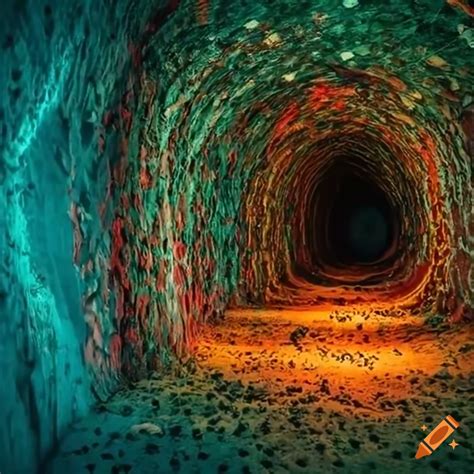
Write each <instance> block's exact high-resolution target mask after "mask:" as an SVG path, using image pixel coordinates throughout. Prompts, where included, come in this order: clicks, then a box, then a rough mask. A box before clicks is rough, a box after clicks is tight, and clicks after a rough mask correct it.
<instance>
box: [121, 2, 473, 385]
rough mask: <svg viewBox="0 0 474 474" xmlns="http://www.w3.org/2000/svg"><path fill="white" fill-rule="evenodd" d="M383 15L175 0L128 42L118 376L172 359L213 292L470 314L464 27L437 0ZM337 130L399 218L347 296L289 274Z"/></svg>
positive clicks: (326, 5) (236, 300) (328, 281)
mask: <svg viewBox="0 0 474 474" xmlns="http://www.w3.org/2000/svg"><path fill="white" fill-rule="evenodd" d="M384 8H385V7H384ZM387 8H389V10H388V11H386V12H380V11H377V6H376V5H375V4H369V5H367V7H366V8H360V9H354V10H348V9H344V8H343V6H342V5H341V2H336V1H328V2H322V3H321V2H319V3H318V2H302V3H301V5H300V4H299V6H298V9H292V7H291V5H290V4H289V2H287V3H286V4H285V2H265V1H262V2H258V3H255V2H253V3H252V4H250V3H248V2H244V1H242V2H233V3H228V2H218V1H213V2H191V1H186V2H181V4H180V8H179V9H178V10H177V11H176V13H175V14H174V15H173V17H172V18H171V19H170V21H169V22H167V23H166V24H165V25H164V26H163V28H161V29H160V30H159V31H158V32H157V34H156V35H154V36H153V37H151V38H150V41H149V42H147V44H146V45H144V47H143V48H142V49H141V50H140V56H139V58H138V60H139V64H140V66H141V67H140V70H141V75H140V86H139V92H137V94H138V97H139V99H138V102H139V103H140V108H139V109H138V111H137V114H136V117H135V121H134V126H133V127H132V128H131V131H130V139H129V140H128V143H129V145H130V146H129V154H128V156H129V161H128V164H127V165H126V170H127V171H126V174H127V178H126V179H125V180H124V186H123V188H121V189H120V190H119V196H118V198H117V199H118V200H119V202H120V203H121V204H120V206H119V208H118V212H117V215H116V219H115V221H114V245H113V247H114V263H113V265H114V269H115V270H114V271H115V274H116V276H117V277H116V283H117V286H116V291H117V298H118V301H119V303H118V307H117V310H118V318H119V320H120V328H121V329H120V334H121V342H122V344H123V350H122V357H123V361H122V362H123V365H124V367H125V371H126V372H127V373H132V374H133V376H134V377H139V376H140V375H143V374H144V373H146V371H147V370H149V369H153V368H156V363H157V359H156V357H155V355H156V353H157V352H158V353H161V356H162V359H163V358H164V359H166V358H168V357H169V356H170V354H173V353H176V352H177V353H179V354H184V353H185V352H186V348H187V347H188V346H189V344H192V341H193V338H194V337H195V335H196V330H197V328H198V326H199V323H201V322H203V321H206V320H208V318H209V317H212V316H218V315H220V314H222V310H223V309H224V308H225V306H226V304H227V303H228V302H230V303H231V304H234V305H235V304H236V305H248V304H254V305H262V304H277V305H285V304H301V305H312V304H318V303H324V302H331V303H334V302H336V303H337V302H342V303H344V302H348V301H352V302H358V303H364V302H370V301H372V302H376V301H383V302H389V303H390V302H391V303H393V306H394V307H396V306H397V305H398V306H403V307H404V308H407V309H410V308H411V309H418V311H419V312H433V313H437V312H439V313H441V314H443V315H444V316H445V317H447V318H450V317H452V318H453V319H461V318H462V317H464V316H466V315H470V314H472V312H471V307H472V301H473V287H472V213H471V209H472V201H471V199H470V195H469V194H466V193H465V192H464V190H465V189H471V180H472V169H471V157H470V155H469V153H470V151H469V150H470V148H469V147H470V145H469V142H470V140H472V130H471V129H469V130H468V131H467V132H466V127H464V126H463V121H464V120H465V118H464V117H466V116H467V115H466V114H469V107H471V108H472V105H471V103H472V98H471V99H469V97H471V96H470V91H472V86H473V76H472V67H471V66H472V65H471V63H470V62H469V61H466V55H465V54H468V53H469V51H468V50H469V45H468V44H467V43H466V41H464V39H463V38H462V37H460V36H459V34H458V31H457V25H458V24H459V22H461V21H465V19H464V17H463V13H462V12H457V11H454V10H452V9H450V8H449V7H446V8H443V3H442V2H434V3H429V2H425V3H423V2H422V3H419V4H416V5H415V4H413V3H412V2H406V4H405V5H404V8H401V7H400V4H399V3H397V4H396V5H395V3H393V4H391V5H390V7H387ZM374 18H376V20H374ZM394 18H396V19H397V21H396V23H397V25H399V26H397V28H393V24H394V23H393V22H394ZM425 18H428V19H429V20H430V23H429V25H430V26H429V25H428V24H427V21H428V20H425ZM435 31H436V35H435V34H433V33H434V32H435ZM302 43H304V48H302V47H299V46H300V45H301V44H302ZM388 44H390V45H396V46H395V47H394V48H393V49H391V50H390V51H388V50H387V46H386V45H388ZM438 51H443V57H445V58H448V57H449V58H450V59H449V62H448V61H446V60H445V59H443V57H441V56H438V55H437V54H436V52H438ZM348 52H349V53H350V54H347V53H348ZM440 54H441V53H440ZM157 65H160V67H157ZM463 127H464V128H463ZM351 134H352V135H353V136H356V135H359V136H360V137H359V141H357V140H355V141H353V143H352V145H353V146H354V147H356V148H357V147H362V148H363V147H364V146H366V145H367V143H368V144H369V145H372V147H373V150H374V151H373V153H372V155H371V156H372V158H373V159H377V156H378V155H380V169H377V166H375V165H374V164H373V163H370V162H369V163H368V164H367V166H368V169H371V170H372V171H371V172H372V174H373V175H378V174H386V176H387V179H388V181H389V184H388V185H387V186H388V187H389V188H390V189H391V190H392V191H391V192H392V193H393V194H396V195H397V196H398V197H397V199H398V200H399V201H400V202H402V204H401V205H402V207H403V214H404V216H403V222H402V227H403V229H404V234H403V236H402V238H401V239H400V241H401V242H402V241H403V242H404V244H403V248H402V246H400V249H398V250H399V254H400V257H399V258H397V259H396V260H395V262H394V264H393V266H392V267H390V268H385V269H384V270H383V271H380V272H379V274H378V282H379V284H375V285H371V286H369V287H367V288H366V289H365V290H363V291H360V288H358V289H357V291H354V290H352V289H351V288H349V289H348V290H347V291H345V289H344V288H342V289H341V288H340V286H341V285H342V286H346V287H347V286H350V284H351V282H350V281H348V280H347V278H346V279H345V280H344V278H343V277H344V276H345V275H344V274H343V272H341V271H339V274H338V275H336V274H335V273H334V272H333V273H331V269H329V270H328V269H324V271H325V272H326V273H325V274H324V275H323V278H321V279H320V281H319V283H318V282H316V283H314V282H308V281H306V280H305V279H301V278H299V276H298V275H296V274H295V272H294V268H293V266H294V265H293V264H294V261H295V259H297V258H299V257H298V252H299V249H298V248H295V247H298V245H297V243H298V239H300V237H298V235H299V234H301V233H302V232H301V229H300V230H299V231H298V230H297V226H298V219H297V218H295V215H297V213H296V211H298V209H297V207H298V204H301V202H303V201H301V200H300V201H298V199H299V198H298V197H297V196H298V192H300V191H301V186H299V185H300V184H301V183H302V182H303V181H304V176H305V175H307V174H308V172H307V167H306V164H307V163H308V162H309V161H310V159H313V161H316V162H320V163H321V164H323V163H324V162H325V161H327V159H330V158H331V153H332V150H333V149H334V147H335V146H336V148H337V146H338V145H337V143H336V138H338V137H339V138H338V139H339V142H346V143H348V144H349V145H350V144H351V141H350V138H351ZM335 143H336V145H335ZM349 145H347V146H349ZM318 147H319V148H318ZM382 148H383V149H382ZM387 150H388V151H387ZM389 155H390V156H389ZM298 186H299V187H298ZM403 193H404V194H405V195H403ZM404 200H405V202H404V203H403V201H404ZM301 206H302V205H300V206H299V207H300V208H301ZM295 213H296V214H295ZM300 221H301V219H300ZM298 233H299V234H298ZM299 242H301V239H300V240H299ZM299 247H300V249H301V248H304V246H303V245H299ZM301 258H303V259H304V255H303V256H301ZM328 271H329V273H328ZM341 275H342V277H341ZM394 275H395V276H394ZM335 286H338V287H337V288H335ZM328 287H329V288H328ZM342 303H341V304H342Z"/></svg>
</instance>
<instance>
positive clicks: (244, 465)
mask: <svg viewBox="0 0 474 474" xmlns="http://www.w3.org/2000/svg"><path fill="white" fill-rule="evenodd" d="M473 352H474V329H473V327H472V326H470V327H466V326H463V327H462V330H460V329H459V328H446V327H444V328H443V327H440V326H439V325H435V324H430V323H429V322H428V323H427V322H426V321H425V319H423V318H421V317H414V316H409V315H404V316H403V315H401V314H400V313H399V312H397V313H394V312H391V311H390V310H389V309H380V310H378V311H377V310H372V311H370V312H369V311H367V310H364V309H357V308H355V307H353V308H351V309H350V310H349V309H348V308H344V309H338V310H335V309H332V310H331V309H318V310H314V309H312V310H311V309H298V310H296V309H294V310H293V309H292V310H289V309H284V310H279V309H266V310H257V309H245V310H230V311H228V312H227V314H226V316H225V318H224V320H223V321H221V322H220V323H219V324H214V325H209V326H207V327H206V328H204V329H203V333H202V334H201V337H200V338H199V343H198V344H197V345H196V348H195V357H194V358H193V359H191V360H190V361H189V362H188V363H186V364H185V365H184V366H183V367H182V368H180V369H179V371H178V370H174V371H170V373H168V374H165V375H163V374H156V376H153V377H151V378H150V379H149V380H144V381H141V382H139V383H137V384H135V385H134V386H133V387H129V388H127V389H126V390H123V391H121V392H119V393H117V394H116V395H115V396H114V397H113V398H111V400H110V401H109V402H107V403H106V404H104V405H103V406H100V407H98V408H97V410H96V411H95V412H94V413H93V414H91V415H90V416H89V417H87V418H85V419H84V420H82V421H81V422H79V423H78V424H76V425H75V426H74V427H73V428H72V429H71V431H70V432H69V433H68V435H67V436H66V437H65V438H64V440H63V442H62V444H61V446H60V448H59V451H58V453H57V454H56V457H55V458H54V460H53V461H52V463H51V464H50V466H49V468H48V471H50V472H55V473H58V474H59V473H61V474H63V473H76V472H77V473H80V472H86V473H87V472H95V473H120V472H124V473H125V472H132V473H167V472H170V473H174V472H182V473H195V472H196V473H224V472H229V473H234V472H235V473H246V472H249V473H250V472H251V473H280V472H281V473H284V472H291V473H293V472H294V473H312V474H314V473H332V472H335V473H364V474H365V473H370V472H374V473H384V474H390V473H397V474H399V473H405V472H406V473H409V472H410V473H411V472H413V473H430V472H444V473H456V474H458V473H459V474H461V473H472V472H473V467H474V454H473V433H474V413H473V406H474V404H473V400H474V361H473ZM449 414H450V415H452V416H453V417H454V418H455V419H456V420H457V421H458V422H460V426H459V428H458V429H457V430H456V432H455V433H454V434H453V435H452V436H450V437H449V439H448V440H446V442H445V443H443V444H442V445H441V446H440V447H439V448H438V449H437V450H436V451H435V452H434V453H433V454H432V455H431V456H429V457H425V458H422V459H419V460H416V459H415V458H414V455H415V452H416V449H417V446H418V443H419V442H420V441H421V440H422V439H423V438H424V437H425V436H426V435H427V433H429V431H430V430H431V429H433V428H434V427H435V426H436V425H437V424H438V423H439V422H440V421H441V419H442V418H444V417H445V416H446V415H449ZM423 425H425V426H426V427H427V430H426V431H423V430H422V427H423ZM452 439H455V441H456V442H457V443H459V445H458V446H457V447H455V448H452V447H451V446H449V445H448V443H450V442H451V441H452Z"/></svg>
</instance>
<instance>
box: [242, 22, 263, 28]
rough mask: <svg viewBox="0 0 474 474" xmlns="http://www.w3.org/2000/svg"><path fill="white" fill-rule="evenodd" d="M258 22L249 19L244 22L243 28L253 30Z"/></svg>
mask: <svg viewBox="0 0 474 474" xmlns="http://www.w3.org/2000/svg"><path fill="white" fill-rule="evenodd" d="M258 25H260V23H259V22H258V21H257V20H250V21H249V22H247V23H245V25H244V28H246V29H247V30H254V29H255V28H257V27H258Z"/></svg>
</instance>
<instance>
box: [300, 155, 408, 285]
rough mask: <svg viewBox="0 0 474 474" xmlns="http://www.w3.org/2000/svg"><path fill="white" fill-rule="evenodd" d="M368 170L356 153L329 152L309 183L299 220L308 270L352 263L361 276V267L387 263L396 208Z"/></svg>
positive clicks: (396, 220) (350, 266) (396, 225)
mask: <svg viewBox="0 0 474 474" xmlns="http://www.w3.org/2000/svg"><path fill="white" fill-rule="evenodd" d="M372 171H373V170H371V171H370V172H369V171H368V170H367V166H366V163H365V162H364V161H363V160H360V159H359V157H357V158H353V157H350V156H342V157H335V158H334V159H333V160H332V163H331V164H330V165H329V166H328V167H327V168H326V170H325V171H324V172H323V173H321V175H320V176H319V177H318V179H317V180H315V182H314V183H313V189H312V192H311V193H310V194H309V203H308V205H307V209H308V213H307V217H308V220H307V222H306V223H305V228H306V239H305V240H306V244H307V245H308V246H309V250H310V257H311V262H310V264H311V267H312V269H314V270H316V271H317V269H318V268H320V267H321V265H324V266H326V267H331V268H339V269H347V270H348V271H349V269H350V270H354V268H355V269H359V272H360V273H361V276H362V274H363V273H364V268H365V269H366V271H368V270H369V268H370V267H372V266H378V267H380V266H384V265H385V264H387V265H389V264H390V260H391V259H390V257H391V256H392V255H393V253H394V249H395V248H396V242H397V241H398V240H399V236H398V233H399V229H400V225H399V216H398V214H399V213H398V212H397V208H396V206H395V204H394V203H393V202H392V201H391V198H390V195H389V193H387V191H386V189H384V185H383V176H381V174H379V175H374V173H373V172H372ZM305 273H307V272H305Z"/></svg>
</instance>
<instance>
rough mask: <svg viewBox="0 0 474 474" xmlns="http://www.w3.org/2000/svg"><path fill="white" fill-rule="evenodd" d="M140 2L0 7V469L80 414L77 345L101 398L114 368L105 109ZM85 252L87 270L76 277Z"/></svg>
mask: <svg viewBox="0 0 474 474" xmlns="http://www.w3.org/2000/svg"><path fill="white" fill-rule="evenodd" d="M146 3H147V5H146V7H143V6H142V7H141V11H142V12H143V14H144V17H143V18H142V17H132V16H131V9H132V7H133V6H135V7H137V5H138V4H137V2H114V3H113V2H101V4H100V5H97V4H96V3H95V2H82V1H81V2H74V1H73V2H57V4H55V3H52V2H42V1H35V2H28V1H25V2H4V4H2V15H1V19H0V44H1V58H0V83H1V84H2V88H3V90H2V94H1V96H0V131H1V134H0V202H1V205H2V207H1V217H0V223H1V232H0V256H1V261H0V334H1V337H2V344H1V347H0V355H1V357H0V370H1V373H2V375H3V381H2V388H1V389H0V400H1V402H0V420H1V424H0V469H1V470H2V472H33V470H34V468H35V467H36V466H37V465H38V462H39V460H40V458H41V457H42V456H44V455H45V453H46V452H47V451H48V450H49V449H50V448H51V446H52V444H53V443H54V441H55V440H56V439H57V438H58V436H59V435H60V434H61V433H62V432H63V430H64V428H65V426H67V425H68V424H69V423H70V422H71V421H73V420H74V419H76V418H77V417H78V416H80V415H83V414H84V413H85V412H86V410H87V409H88V406H89V405H90V402H91V387H90V377H89V375H88V372H87V371H86V370H85V364H84V341H85V340H86V339H88V341H89V342H88V344H87V348H86V357H88V358H89V361H90V362H93V365H91V367H92V372H93V374H94V376H95V378H94V383H93V386H92V388H93V390H94V391H95V392H96V393H98V394H104V393H107V392H108V391H109V389H110V387H111V382H113V378H114V373H115V372H116V369H117V367H116V366H114V364H113V361H111V360H110V357H109V355H110V351H109V346H108V345H106V343H107V344H108V341H109V340H110V339H111V336H112V334H113V333H114V331H115V329H114V322H113V321H114V313H113V311H112V312H110V311H109V308H110V304H111V303H110V302H109V299H108V290H107V288H108V284H107V279H108V276H107V274H108V273H107V272H108V269H109V268H110V253H111V252H110V225H111V217H110V212H111V210H113V207H112V206H111V203H110V202H109V203H107V202H106V205H105V206H104V207H99V205H100V203H101V202H103V201H104V200H105V199H106V197H107V192H108V190H109V189H110V187H111V186H112V183H111V174H110V169H111V166H112V165H113V163H114V161H116V159H117V155H118V152H117V151H118V148H119V146H118V144H119V137H118V133H117V132H114V131H111V130H109V131H104V127H103V126H102V115H103V114H104V112H105V111H106V110H107V107H110V106H111V104H112V105H113V106H115V104H116V103H117V102H118V101H119V100H120V97H121V94H122V93H123V92H124V91H126V89H127V80H128V76H129V71H130V64H131V60H130V55H129V53H128V43H129V41H130V38H131V37H133V35H134V33H135V34H136V33H137V32H138V31H141V30H143V28H144V23H145V21H146V18H147V16H149V15H147V10H151V9H152V8H153V4H152V2H146ZM105 134H107V136H108V144H107V147H106V148H102V147H101V143H102V142H101V140H102V138H101V137H103V136H104V135H105ZM81 242H82V243H83V245H81ZM91 258H92V259H93V261H94V266H93V270H94V272H86V271H85V270H84V269H85V263H86V262H87V261H89V259H91ZM75 264H76V265H75ZM111 299H112V298H111ZM86 308H87V311H85V309H86ZM85 313H86V314H85ZM104 341H105V342H104Z"/></svg>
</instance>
